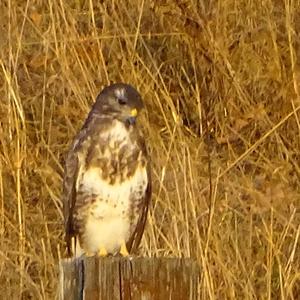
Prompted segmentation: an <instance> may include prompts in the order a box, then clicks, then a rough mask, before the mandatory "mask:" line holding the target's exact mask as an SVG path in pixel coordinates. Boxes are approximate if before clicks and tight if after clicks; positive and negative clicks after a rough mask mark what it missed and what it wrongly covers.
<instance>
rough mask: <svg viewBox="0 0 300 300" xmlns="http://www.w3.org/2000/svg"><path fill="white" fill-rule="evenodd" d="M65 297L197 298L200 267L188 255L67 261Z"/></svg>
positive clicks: (63, 285)
mask: <svg viewBox="0 0 300 300" xmlns="http://www.w3.org/2000/svg"><path fill="white" fill-rule="evenodd" d="M60 273H61V274H60V278H61V282H60V284H61V291H60V296H61V299H62V300H66V299H68V300H69V299H76V300H77V299H78V300H79V299H85V300H92V299H93V300H97V299H99V300H100V299H101V300H141V299H142V300H160V299H162V300H165V299H171V300H177V299H178V300H185V299H187V300H196V299H198V289H199V281H200V269H199V266H198V265H197V263H196V262H194V261H193V260H191V259H188V258H142V257H140V258H122V257H106V258H98V257H88V258H84V259H76V260H70V259H68V260H63V261H62V262H61V268H60Z"/></svg>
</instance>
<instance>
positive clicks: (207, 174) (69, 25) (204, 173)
mask: <svg viewBox="0 0 300 300" xmlns="http://www.w3.org/2000/svg"><path fill="white" fill-rule="evenodd" d="M0 14H1V19H0V74H1V75H0V96H1V98H0V99H1V100H0V136H1V140H0V200H1V201H0V204H1V207H0V287H1V289H0V290H1V294H2V295H1V298H2V299H3V296H4V298H5V299H54V298H55V297H56V288H57V273H58V267H57V263H58V258H59V253H62V247H63V246H62V245H63V244H62V214H61V203H60V194H61V183H62V177H61V176H62V165H63V162H64V154H65V152H66V149H67V147H68V144H69V143H70V141H71V139H72V137H73V136H74V134H75V133H76V131H77V130H78V129H79V128H80V126H81V124H82V122H83V120H84V118H85V116H86V113H87V111H88V110H89V107H90V106H91V104H92V103H93V99H94V98H95V96H96V95H97V93H98V91H99V90H100V89H102V87H103V86H104V85H107V84H108V83H110V82H118V81H124V82H128V83H131V84H132V85H134V86H136V87H137V88H138V90H139V91H140V92H141V94H142V95H143V97H144V101H145V103H146V107H147V112H146V113H145V114H144V117H143V119H142V120H141V123H142V124H143V126H144V129H145V131H146V133H147V136H148V145H149V149H150V152H151V156H152V160H153V181H154V196H153V203H152V207H151V212H150V216H149V222H148V226H147V229H146V232H145V235H144V239H143V242H142V245H141V253H143V254H145V255H148V256H167V255H171V256H191V257H193V258H195V259H197V260H198V261H199V263H200V264H201V266H202V268H203V277H202V281H201V295H200V298H201V299H297V295H299V294H300V270H299V269H300V268H299V266H300V254H299V253H300V250H299V231H300V227H299V224H300V212H299V205H300V204H299V203H300V200H299V199H300V188H299V182H300V166H299V161H300V155H299V152H300V121H299V119H300V95H299V89H300V67H299V66H300V65H299V61H297V60H299V57H300V45H299V40H300V35H299V32H300V2H299V0H283V1H275V0H267V1H260V0H251V1H246V0H241V1H235V0H226V1H222V0H219V1H213V0H211V1H194V0H189V1H174V0H169V1H168V0H167V1H152V0H151V1H145V0H141V1H136V2H134V1H126V0H121V1H84V0H82V1H81V0H78V1H56V0H49V1H27V2H26V1H9V0H5V1H2V2H1V4H0ZM210 183H211V184H210Z"/></svg>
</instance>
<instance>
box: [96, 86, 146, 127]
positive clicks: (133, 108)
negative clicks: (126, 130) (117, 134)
mask: <svg viewBox="0 0 300 300" xmlns="http://www.w3.org/2000/svg"><path fill="white" fill-rule="evenodd" d="M95 106H96V107H97V109H99V111H100V112H101V113H102V114H108V115H110V116H113V117H114V118H116V119H118V120H120V121H122V122H124V123H125V124H127V125H132V124H135V120H136V117H137V115H138V113H139V112H140V110H141V109H142V108H143V107H144V105H143V102H142V99H141V96H140V94H139V93H138V91H137V90H136V89H135V88H134V87H132V86H131V85H129V84H125V83H115V84H112V85H110V86H107V87H106V88H104V89H103V90H102V92H101V93H100V94H99V95H98V97H97V99H96V103H95Z"/></svg>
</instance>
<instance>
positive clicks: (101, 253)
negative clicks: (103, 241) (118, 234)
mask: <svg viewBox="0 0 300 300" xmlns="http://www.w3.org/2000/svg"><path fill="white" fill-rule="evenodd" d="M98 256H100V257H104V256H107V250H106V249H105V248H104V247H100V250H99V251H98Z"/></svg>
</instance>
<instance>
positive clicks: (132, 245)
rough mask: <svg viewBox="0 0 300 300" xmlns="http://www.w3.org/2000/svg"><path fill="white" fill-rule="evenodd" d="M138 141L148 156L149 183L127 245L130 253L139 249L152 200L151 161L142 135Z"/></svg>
mask: <svg viewBox="0 0 300 300" xmlns="http://www.w3.org/2000/svg"><path fill="white" fill-rule="evenodd" d="M138 143H139V144H140V146H141V148H142V151H143V153H144V155H145V156H146V158H147V166H146V167H147V177H148V183H147V188H146V191H145V195H144V198H143V200H142V207H141V211H140V216H139V219H138V222H137V225H136V228H135V230H134V232H133V234H132V235H131V237H130V238H129V240H128V242H127V244H126V247H127V250H128V251H129V253H136V252H137V249H138V247H139V245H140V242H141V239H142V236H143V233H144V230H145V225H146V221H147V216H148V210H149V205H150V200H151V195H152V181H151V166H150V161H149V156H148V153H147V149H146V145H145V141H144V139H143V138H142V137H139V138H138Z"/></svg>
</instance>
